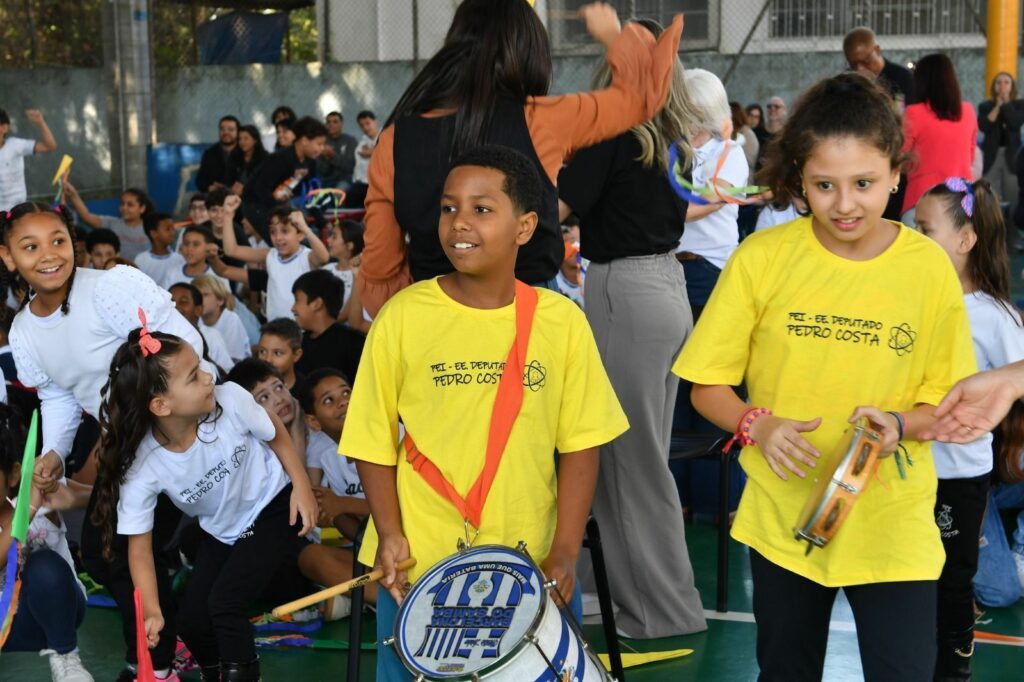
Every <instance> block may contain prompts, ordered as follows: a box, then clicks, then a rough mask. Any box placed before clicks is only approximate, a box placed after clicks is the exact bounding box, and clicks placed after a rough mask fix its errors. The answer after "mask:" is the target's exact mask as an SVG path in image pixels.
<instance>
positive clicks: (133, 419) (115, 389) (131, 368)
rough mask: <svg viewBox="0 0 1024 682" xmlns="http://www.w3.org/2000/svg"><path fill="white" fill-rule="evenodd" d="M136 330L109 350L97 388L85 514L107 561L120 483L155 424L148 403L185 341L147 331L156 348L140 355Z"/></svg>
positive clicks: (162, 387)
mask: <svg viewBox="0 0 1024 682" xmlns="http://www.w3.org/2000/svg"><path fill="white" fill-rule="evenodd" d="M141 331H142V330H141V329H134V330H132V331H131V332H130V333H129V334H128V340H127V341H125V342H124V343H122V344H121V346H120V347H119V348H118V349H117V352H115V353H114V358H113V360H111V361H110V373H109V375H108V377H107V383H106V385H105V386H104V387H103V390H102V393H103V402H102V403H101V404H100V414H99V422H100V432H101V433H102V434H103V436H102V440H101V441H100V449H99V459H98V472H97V477H96V507H95V508H94V509H93V513H92V517H91V520H92V522H93V523H94V524H96V525H97V526H99V528H100V533H101V537H102V539H103V555H104V557H105V558H106V559H107V560H108V561H109V560H111V558H112V555H111V543H112V541H113V538H114V532H115V528H114V509H115V508H116V507H117V501H118V499H119V497H120V488H121V485H122V484H123V483H124V482H125V476H126V475H127V474H128V470H129V469H131V467H132V465H133V464H134V463H135V456H136V451H137V450H138V448H139V444H140V443H142V439H143V438H145V437H146V434H147V433H149V432H150V431H151V430H152V429H153V427H154V425H155V424H156V420H155V418H154V416H153V413H152V412H150V411H149V403H150V401H151V400H152V399H153V397H154V396H157V395H160V394H162V393H166V392H167V388H168V386H169V384H170V379H171V376H170V374H169V371H168V361H169V360H170V359H171V358H172V357H174V356H175V355H177V354H178V353H180V352H181V351H182V350H183V349H185V348H186V347H188V343H187V342H186V341H184V340H182V339H180V338H179V337H177V336H173V335H171V334H164V333H162V332H152V336H153V338H155V339H157V340H158V341H160V346H161V347H160V350H159V351H158V352H157V353H150V354H149V355H146V356H144V355H143V354H142V349H141V348H140V346H139V337H140V335H141ZM219 413H220V408H219V407H218V408H217V409H216V410H214V412H213V414H212V415H211V417H209V418H208V419H210V418H212V419H213V420H216V418H217V416H218V415H219Z"/></svg>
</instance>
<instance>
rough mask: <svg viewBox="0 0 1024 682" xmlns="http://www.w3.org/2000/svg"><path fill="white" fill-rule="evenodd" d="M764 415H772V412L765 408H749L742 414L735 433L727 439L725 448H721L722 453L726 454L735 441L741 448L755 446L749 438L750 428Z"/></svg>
mask: <svg viewBox="0 0 1024 682" xmlns="http://www.w3.org/2000/svg"><path fill="white" fill-rule="evenodd" d="M766 414H772V411H771V410H769V409H768V408H766V407H751V408H750V409H749V410H747V411H746V412H744V413H743V415H742V416H741V417H740V420H739V422H738V423H737V424H736V431H735V432H734V433H733V436H732V438H730V439H729V442H727V443H726V444H725V447H723V448H722V452H728V451H729V450H730V449H731V448H732V446H733V444H734V443H735V442H736V441H739V444H740V446H741V447H746V446H748V445H757V443H756V442H755V441H754V439H753V438H751V437H750V427H751V426H752V425H753V424H754V422H755V421H756V420H757V418H758V417H763V416H764V415H766Z"/></svg>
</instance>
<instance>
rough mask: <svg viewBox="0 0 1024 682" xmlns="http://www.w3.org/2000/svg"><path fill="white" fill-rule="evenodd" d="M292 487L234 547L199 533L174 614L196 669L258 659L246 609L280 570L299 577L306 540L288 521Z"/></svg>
mask: <svg viewBox="0 0 1024 682" xmlns="http://www.w3.org/2000/svg"><path fill="white" fill-rule="evenodd" d="M291 492H292V487H291V485H288V486H286V487H285V489H284V490H282V491H281V492H280V493H279V494H278V495H277V497H275V498H274V499H273V500H271V502H270V503H269V504H268V505H267V506H266V507H264V508H263V511H262V512H261V513H260V515H259V516H258V517H257V518H256V521H255V523H253V525H252V526H250V527H249V528H248V529H247V530H246V532H245V533H244V534H243V537H241V538H240V539H239V540H238V541H237V542H235V544H234V545H226V544H224V543H223V542H220V541H219V540H217V539H216V538H214V537H213V536H212V535H210V534H208V533H206V532H205V531H201V537H200V540H199V548H198V550H197V552H196V562H195V566H194V568H193V571H192V575H191V577H190V578H189V583H188V587H187V588H186V590H185V596H184V597H183V598H182V602H181V607H180V609H179V611H178V630H179V631H180V632H181V638H182V639H183V640H184V641H185V644H187V645H188V648H189V651H191V652H192V655H193V656H195V657H196V660H197V661H198V662H199V664H200V665H203V666H209V665H216V664H217V663H218V662H225V663H248V662H250V661H252V660H254V659H255V658H256V645H255V644H254V643H253V631H252V625H251V624H250V623H249V618H248V616H249V609H250V607H251V606H252V604H253V603H254V602H255V601H256V600H257V599H258V598H259V597H261V596H263V595H265V594H266V593H267V588H268V587H269V586H270V584H271V583H272V582H273V581H274V580H276V579H277V576H278V574H279V569H280V568H281V567H282V566H283V567H285V568H288V567H291V568H292V569H293V570H294V572H296V573H297V571H298V568H297V560H298V553H299V551H301V549H302V547H304V546H305V544H306V542H305V540H303V539H302V538H300V537H299V536H298V531H299V529H300V528H301V522H299V524H297V525H295V526H292V525H289V523H288V513H289V500H290V498H291Z"/></svg>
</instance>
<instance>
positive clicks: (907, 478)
mask: <svg viewBox="0 0 1024 682" xmlns="http://www.w3.org/2000/svg"><path fill="white" fill-rule="evenodd" d="M902 143H903V136H902V132H901V129H900V122H899V119H898V117H897V115H896V114H895V112H894V111H893V109H892V104H891V101H890V100H889V98H888V96H887V95H886V94H885V93H884V92H883V91H882V90H881V89H880V88H879V87H878V86H877V85H875V84H873V83H871V82H870V81H868V80H866V79H865V78H863V77H862V76H858V75H856V74H852V73H847V74H842V75H840V76H836V77H834V78H830V79H827V80H824V81H822V82H820V83H818V84H817V85H815V86H814V87H813V88H811V89H810V90H809V91H807V92H806V93H805V94H804V95H803V96H802V98H801V99H800V101H799V102H798V103H797V106H796V108H795V110H794V111H793V114H792V116H791V117H790V119H789V121H788V122H787V124H786V126H785V127H784V128H783V130H782V131H781V132H780V134H779V138H778V142H777V144H775V145H773V147H772V148H771V150H770V151H769V157H768V160H767V164H766V166H765V170H764V173H765V177H766V180H767V181H768V184H770V185H771V188H772V191H773V192H774V194H775V198H776V200H777V201H778V202H779V203H783V204H788V203H791V202H792V201H793V200H794V199H795V198H796V197H800V198H802V199H803V200H804V201H805V202H806V204H807V206H808V207H809V209H810V214H809V215H807V216H804V217H801V218H798V219H797V220H794V221H792V222H790V223H786V224H785V225H780V226H778V227H775V228H771V229H767V230H764V231H762V232H758V233H756V234H754V235H752V236H751V237H749V238H747V239H746V240H745V241H744V242H743V244H742V245H741V246H740V247H739V249H737V251H736V252H735V253H734V254H733V256H732V257H731V259H730V260H729V262H728V264H727V265H726V267H725V270H724V271H723V272H722V276H721V279H720V280H719V282H718V285H717V286H716V288H715V290H714V292H713V294H712V296H711V299H710V300H709V302H708V306H707V308H706V309H705V311H704V314H703V316H702V317H701V319H700V322H699V323H698V324H697V327H696V329H695V330H694V333H693V336H691V338H690V339H689V341H688V342H687V343H686V345H685V346H684V348H683V352H682V353H681V354H680V356H679V358H678V360H677V362H676V365H675V367H674V368H673V369H674V371H675V372H676V373H677V374H679V376H681V377H682V378H684V379H686V380H688V381H691V382H692V383H693V384H694V387H693V392H692V400H693V404H694V406H695V407H696V408H697V410H698V411H699V412H700V413H701V414H703V415H704V416H705V417H706V418H708V419H709V420H711V421H712V422H714V423H715V424H717V425H718V426H720V427H722V428H725V429H728V430H734V429H735V430H736V431H737V432H740V431H741V429H740V427H739V426H738V425H739V424H740V423H741V422H743V423H749V432H743V436H742V437H741V438H740V440H741V441H742V442H743V444H744V446H745V447H744V449H743V453H742V455H741V457H740V463H741V464H742V465H743V468H744V470H745V471H746V473H747V475H748V477H749V480H748V483H747V486H746V490H745V491H744V494H743V497H742V499H741V500H740V506H739V510H738V513H737V516H736V521H735V524H734V526H733V530H732V534H733V537H735V538H736V539H737V540H739V541H740V542H743V543H744V544H746V545H748V546H749V547H750V563H751V575H752V578H753V584H754V600H753V607H754V617H755V620H756V621H757V625H758V634H757V659H758V664H759V665H760V668H761V677H760V679H761V680H762V681H766V680H767V681H770V680H785V682H795V681H799V680H820V679H821V677H822V669H823V666H824V660H825V649H826V643H827V640H828V631H829V618H830V614H831V611H832V604H833V601H834V600H835V596H836V593H837V591H838V589H839V588H840V587H841V588H843V589H844V591H845V593H846V596H847V599H848V600H849V602H850V605H851V607H852V609H853V614H854V618H855V620H856V623H857V634H858V641H859V644H860V651H861V658H862V664H863V669H864V676H865V679H867V680H883V679H885V680H891V679H898V680H921V681H924V680H931V679H932V672H933V669H934V666H935V656H936V647H935V619H936V616H935V603H936V602H935V600H936V580H937V579H938V577H939V573H940V572H941V570H942V564H943V558H944V557H943V550H942V543H941V541H940V539H939V532H938V528H937V527H936V525H935V519H934V517H933V508H934V504H935V490H936V476H935V468H934V464H933V462H932V457H931V451H930V447H929V444H928V443H926V442H922V441H920V440H918V438H919V434H920V433H921V432H922V431H923V430H924V429H926V428H928V427H929V426H931V424H933V423H934V417H933V411H934V407H933V406H934V405H937V404H938V402H939V401H940V400H941V399H942V397H943V396H944V395H945V393H946V391H947V390H948V389H949V388H950V387H951V386H952V385H953V384H954V383H955V382H956V381H957V380H958V379H960V378H961V377H964V376H966V375H968V374H970V373H972V372H973V371H975V360H974V354H973V350H972V346H971V337H970V330H969V327H968V321H967V315H966V312H965V310H964V303H963V299H962V292H961V289H960V284H959V282H958V280H957V276H956V273H955V271H954V270H953V267H952V265H951V263H950V261H949V258H948V257H947V256H946V254H945V253H944V252H943V251H942V249H941V248H940V247H938V245H937V244H935V243H934V242H932V241H931V240H929V239H927V238H926V237H924V236H922V235H920V234H918V233H916V232H914V231H912V230H909V229H906V228H904V227H903V226H902V225H900V224H898V223H892V222H888V221H886V220H884V219H883V218H882V213H883V211H884V210H885V206H886V203H887V201H888V198H889V193H890V192H894V191H895V190H896V187H897V186H898V184H899V172H900V163H901V162H902V161H903V159H902V156H901V152H900V150H901V148H902ZM742 381H746V385H747V388H748V390H749V394H750V405H747V404H745V403H744V402H743V401H742V400H740V399H739V398H738V397H737V396H736V394H735V392H734V391H733V389H732V387H733V386H737V385H739V384H740V383H741V382H742ZM861 417H867V418H868V419H869V420H870V421H871V422H872V424H873V425H874V427H875V428H876V429H877V430H878V431H879V432H880V433H881V435H882V439H883V444H882V447H883V452H885V453H887V454H889V453H892V452H894V451H896V449H897V446H898V445H899V444H900V441H901V440H902V445H903V446H904V447H905V448H906V451H907V457H906V458H905V459H902V460H899V461H898V460H897V459H896V458H893V457H888V456H887V457H886V458H885V459H883V460H882V463H881V466H880V468H879V470H878V475H877V477H876V480H875V481H874V482H872V484H871V485H869V486H868V487H867V489H866V490H865V491H864V492H863V493H861V495H860V497H859V500H858V502H857V506H856V508H855V509H854V510H853V512H852V513H851V514H850V515H849V517H847V519H846V522H845V523H844V525H843V527H842V528H841V530H840V532H839V533H838V534H837V535H836V536H835V538H834V539H833V540H832V541H831V542H830V543H829V544H828V545H827V546H826V547H825V548H824V549H820V550H815V551H812V552H811V553H810V554H808V555H805V547H806V545H805V544H804V543H802V542H798V541H797V540H795V539H794V534H793V526H794V524H795V522H796V520H797V517H798V516H799V514H800V510H801V508H802V507H803V505H804V502H805V501H806V499H807V497H808V496H809V494H810V491H811V487H812V485H813V478H814V474H818V475H821V474H823V473H825V472H823V471H816V470H815V466H816V463H817V461H818V458H819V457H820V456H821V453H826V454H827V453H831V452H832V451H833V450H834V449H835V448H836V446H837V444H838V443H839V442H840V440H841V438H842V434H843V431H844V430H845V429H847V428H848V427H849V425H850V423H852V422H854V421H856V420H857V419H859V418H861ZM829 473H830V472H829ZM808 474H811V475H808Z"/></svg>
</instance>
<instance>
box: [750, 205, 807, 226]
mask: <svg viewBox="0 0 1024 682" xmlns="http://www.w3.org/2000/svg"><path fill="white" fill-rule="evenodd" d="M799 217H800V214H799V213H797V212H796V206H794V205H793V204H790V205H789V206H787V207H786V208H775V207H774V206H772V205H771V204H768V205H767V206H765V207H764V208H762V209H761V212H760V213H759V214H758V216H757V225H756V226H755V227H754V231H755V232H759V231H760V230H765V229H768V228H769V227H775V226H776V225H782V224H783V223H788V222H791V221H793V220H796V219H797V218H799Z"/></svg>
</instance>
